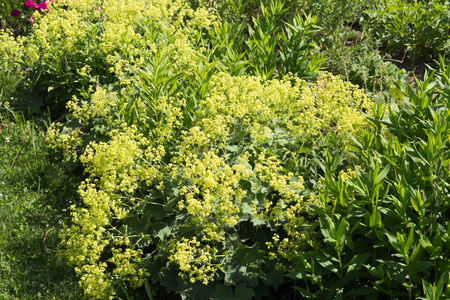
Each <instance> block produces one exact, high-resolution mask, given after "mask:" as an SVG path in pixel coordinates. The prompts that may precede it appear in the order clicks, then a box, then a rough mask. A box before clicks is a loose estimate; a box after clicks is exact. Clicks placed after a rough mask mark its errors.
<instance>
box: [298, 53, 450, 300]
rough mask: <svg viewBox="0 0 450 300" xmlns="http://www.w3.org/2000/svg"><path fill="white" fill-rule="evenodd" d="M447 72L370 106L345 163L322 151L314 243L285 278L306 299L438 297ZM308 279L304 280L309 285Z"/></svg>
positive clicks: (443, 257) (442, 277)
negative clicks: (392, 100)
mask: <svg viewBox="0 0 450 300" xmlns="http://www.w3.org/2000/svg"><path fill="white" fill-rule="evenodd" d="M449 74H450V71H449V69H448V68H446V67H445V64H444V60H443V59H442V58H441V61H440V71H439V72H438V73H433V74H431V75H429V76H426V77H425V81H424V82H417V89H416V90H413V89H412V88H408V91H407V92H406V93H405V95H404V98H403V103H402V104H401V105H393V106H386V105H384V104H379V105H378V106H377V107H376V113H375V114H374V117H373V118H370V121H371V123H370V125H369V126H368V127H367V128H366V133H365V135H364V137H363V138H362V139H359V140H356V139H355V148H354V150H353V151H352V155H353V156H354V158H355V159H356V161H354V162H353V163H354V164H356V165H357V168H356V169H355V171H353V172H351V173H348V172H346V170H347V169H348V164H349V162H348V160H346V159H345V158H343V157H342V156H340V155H336V156H332V155H331V154H329V155H327V157H326V159H325V160H324V162H323V164H322V167H323V170H324V172H325V175H324V186H325V188H324V190H323V192H322V193H320V195H319V202H320V207H319V208H318V213H319V215H320V230H321V238H320V239H318V240H319V241H320V242H319V243H317V244H316V246H315V250H314V251H311V252H308V253H305V254H300V255H299V258H300V260H302V267H300V268H298V269H297V270H295V271H294V272H292V273H291V274H290V276H291V277H292V278H296V279H302V280H304V281H303V282H304V283H303V284H300V285H299V286H298V287H296V289H297V290H299V291H300V292H301V294H302V295H303V296H304V297H306V298H311V299H317V298H322V297H325V298H331V297H339V298H341V299H342V298H348V299H353V298H354V297H357V296H358V297H360V296H366V297H368V296H372V297H374V298H378V299H379V298H380V297H389V298H391V299H398V298H401V299H446V298H448V297H449V296H450V294H449V293H450V290H449V286H448V280H449V264H448V259H447V257H448V252H449V249H450V248H449V246H450V244H449V229H450V223H449V222H448V213H449V204H450V203H449V202H448V198H447V196H446V195H448V192H449V185H448V168H449V162H450V157H449V153H450V152H449V149H448V134H449V130H450V123H449V121H450V119H449V116H450V112H449V107H448V96H449V94H448V89H449V86H450V81H449V79H448V78H449ZM386 114H387V116H386ZM311 283H312V284H311Z"/></svg>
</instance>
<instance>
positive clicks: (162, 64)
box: [0, 0, 450, 299]
mask: <svg viewBox="0 0 450 300" xmlns="http://www.w3.org/2000/svg"><path fill="white" fill-rule="evenodd" d="M31 2H32V1H27V2H26V3H27V6H29V7H30V11H31V10H33V9H34V8H36V7H37V6H39V4H36V3H34V2H33V3H34V4H33V3H31ZM60 2H61V1H60ZM291 2H293V1H291ZM291 2H289V1H288V2H286V3H284V2H282V1H279V0H270V1H265V2H262V3H256V2H254V1H247V2H245V1H238V0H237V1H229V2H222V1H208V2H202V1H190V2H187V1H182V0H176V1H172V0H153V1H149V0H128V1H126V3H125V2H124V3H122V2H116V1H112V0H103V1H97V0H80V1H76V2H71V3H69V4H67V3H58V2H57V1H55V2H54V3H53V4H51V6H50V4H49V3H47V2H43V3H44V4H49V7H51V9H49V10H45V11H46V12H45V13H41V12H39V11H38V10H37V11H36V12H34V13H33V17H35V19H34V23H33V26H30V30H29V32H27V34H26V35H23V36H21V35H19V36H15V33H14V32H12V31H10V30H3V31H2V32H1V33H0V40H1V41H2V46H1V47H0V58H1V60H0V68H1V72H0V101H1V103H2V105H3V107H4V108H5V109H7V110H9V109H11V107H14V108H15V109H19V110H22V111H24V112H27V113H28V115H30V116H31V115H36V116H42V115H43V114H45V113H46V112H47V111H50V118H51V119H52V120H53V121H54V122H53V123H52V125H51V126H50V127H49V128H48V130H47V131H46V146H47V147H48V148H47V151H50V152H51V153H52V155H53V156H55V157H57V158H58V159H60V160H61V161H62V164H64V165H65V166H67V167H70V168H72V170H78V169H81V170H83V174H84V177H77V178H76V180H77V182H76V186H77V195H78V196H77V197H78V201H73V203H64V205H66V207H67V209H68V211H70V214H71V220H70V222H67V221H65V222H63V223H64V226H63V228H61V229H60V230H58V234H59V238H60V244H59V247H58V250H57V251H58V257H59V258H60V259H61V260H62V261H64V262H67V263H68V265H70V266H71V267H73V268H74V270H75V272H76V274H77V275H78V277H79V280H80V281H79V282H80V286H81V287H82V289H83V290H84V292H85V295H86V297H88V298H92V299H95V298H97V299H105V298H114V297H129V294H132V293H133V292H132V289H141V291H142V292H144V288H145V293H146V294H147V296H148V297H150V298H152V297H153V296H155V297H156V296H161V295H160V294H162V295H164V296H161V297H166V298H167V297H169V296H168V294H170V295H171V296H173V297H174V298H175V297H179V296H181V297H182V298H183V299H253V298H255V299H263V298H265V297H271V296H273V297H277V298H285V299H289V298H293V299H295V298H296V297H298V296H301V297H303V298H312V299H316V298H319V299H331V298H333V297H335V298H337V299H342V298H348V299H353V298H355V297H362V296H364V297H390V298H393V299H394V298H404V299H406V298H408V299H413V298H420V297H425V298H427V299H439V297H446V296H449V295H448V293H449V292H448V289H447V284H448V271H447V270H448V267H449V266H448V262H447V259H446V256H447V254H446V253H447V252H448V250H447V244H448V235H449V224H448V221H446V220H447V215H446V214H447V207H448V204H449V203H448V199H447V198H446V195H447V194H448V184H447V181H448V180H447V179H448V178H447V177H448V176H447V174H448V171H449V170H448V168H449V167H448V164H449V162H450V158H449V157H448V153H447V152H448V151H447V150H448V149H447V140H448V138H447V136H448V131H449V128H450V127H449V126H448V124H447V123H448V122H447V119H448V116H449V113H448V107H447V106H448V105H447V99H448V97H450V94H449V92H448V91H449V90H450V88H449V87H450V81H449V80H448V78H449V77H450V71H448V69H446V66H445V62H444V59H443V58H442V59H441V61H440V71H439V72H436V73H434V74H433V75H432V76H428V77H426V80H425V82H423V83H421V82H419V81H417V82H416V84H417V88H416V89H415V90H414V89H412V88H409V89H408V90H407V91H405V90H402V86H403V85H404V80H405V76H406V74H405V72H403V71H400V70H399V69H398V68H397V67H396V66H395V65H394V64H392V63H390V62H387V61H385V60H384V54H385V53H383V50H385V49H389V47H384V48H383V47H382V48H379V46H386V44H385V43H386V40H385V39H387V38H389V39H390V40H394V38H393V36H396V34H397V33H398V32H396V31H395V30H393V31H392V36H382V35H380V33H381V31H379V30H378V29H376V28H377V27H376V26H375V25H374V26H373V28H372V29H370V28H368V27H367V26H369V25H368V24H373V23H371V22H375V21H377V20H379V21H380V20H383V18H382V17H381V12H380V10H381V7H382V5H381V3H379V4H378V6H377V5H372V4H370V3H366V2H362V1H357V2H356V3H352V4H349V2H348V1H331V0H330V1H308V2H307V1H300V2H298V3H296V5H294V6H289V3H291ZM394 2H395V3H397V4H398V5H400V4H399V3H400V2H397V1H394ZM432 3H434V2H433V1H430V4H423V3H419V4H417V3H416V2H415V4H411V3H409V2H408V3H407V4H404V5H413V6H414V7H415V8H417V9H416V10H415V11H413V12H411V14H421V13H423V14H426V13H427V12H425V11H426V10H424V9H423V7H425V6H426V5H431V4H432ZM402 5H403V4H402ZM433 5H434V4H433ZM32 7H34V8H32ZM399 7H400V6H399ZM426 7H428V6H426ZM433 7H437V9H438V11H439V13H440V15H441V16H440V17H437V18H444V17H443V16H442V15H443V13H444V11H445V10H444V8H442V7H440V6H438V5H437V4H436V6H433ZM396 9H397V8H394V11H395V10H396ZM439 9H440V10H439ZM397 10H398V9H397ZM329 11H331V13H326V12H329ZM374 13H378V14H380V16H378V15H377V16H376V17H375V19H373V18H374V17H373V16H372V15H371V14H374ZM15 14H17V12H16V13H15ZM393 14H394V13H393ZM327 31H328V33H329V34H324V33H325V32H327ZM425 34H427V33H426V32H422V33H420V35H421V37H420V38H419V37H415V38H414V39H413V40H408V42H406V43H405V44H404V45H407V44H408V43H409V44H411V45H412V44H414V45H415V46H414V47H416V46H417V47H427V45H422V44H420V43H419V42H418V41H419V40H420V39H423V38H424V35H425ZM435 40H439V38H438V39H435ZM411 41H412V42H411ZM441 42H442V41H440V42H439V43H441ZM439 43H438V44H439ZM409 44H408V45H409ZM404 45H402V46H401V47H403V46H404ZM399 47H400V46H399ZM405 47H406V46H405ZM402 49H403V48H402ZM405 49H406V50H407V52H408V53H412V50H411V49H413V48H405ZM439 49H441V48H439ZM442 49H444V48H442ZM320 51H322V52H320ZM323 53H325V54H323ZM325 58H327V60H325ZM410 58H411V59H414V56H411V55H410ZM340 62H341V63H340ZM323 66H327V67H328V68H329V70H331V71H333V72H334V73H338V74H341V75H342V78H344V79H346V81H344V80H343V79H342V78H340V77H338V76H335V75H333V74H331V73H329V72H322V71H321V68H322V67H323ZM355 84H357V85H355ZM358 85H359V86H360V87H361V88H364V90H363V89H361V88H360V87H358ZM369 95H370V96H371V97H372V100H376V102H378V104H377V105H375V106H374V105H373V103H372V101H371V99H370V98H369ZM385 100H386V101H385ZM8 141H9V139H8ZM5 143H6V140H5ZM286 275H288V276H286ZM292 286H294V288H291V287H292ZM141 296H142V295H139V297H141Z"/></svg>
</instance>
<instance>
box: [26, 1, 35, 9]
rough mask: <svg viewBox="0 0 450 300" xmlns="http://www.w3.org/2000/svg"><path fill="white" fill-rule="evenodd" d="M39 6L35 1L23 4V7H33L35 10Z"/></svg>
mask: <svg viewBox="0 0 450 300" xmlns="http://www.w3.org/2000/svg"><path fill="white" fill-rule="evenodd" d="M37 6H38V5H37V4H36V2H34V1H25V3H24V4H23V7H25V8H30V7H33V8H34V10H36V7H37Z"/></svg>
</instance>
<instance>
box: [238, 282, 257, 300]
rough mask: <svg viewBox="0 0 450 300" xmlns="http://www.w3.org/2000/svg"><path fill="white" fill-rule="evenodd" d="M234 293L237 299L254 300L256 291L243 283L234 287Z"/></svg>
mask: <svg viewBox="0 0 450 300" xmlns="http://www.w3.org/2000/svg"><path fill="white" fill-rule="evenodd" d="M234 295H235V296H236V298H235V299H236V300H252V298H253V296H254V295H255V292H254V291H253V289H250V288H248V287H247V285H246V284H245V283H241V284H239V285H238V286H237V287H236V288H235V289H234Z"/></svg>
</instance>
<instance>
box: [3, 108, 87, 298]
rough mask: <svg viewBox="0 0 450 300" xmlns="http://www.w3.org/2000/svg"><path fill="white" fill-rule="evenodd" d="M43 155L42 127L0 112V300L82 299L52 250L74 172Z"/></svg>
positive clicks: (69, 197) (70, 274)
mask: <svg viewBox="0 0 450 300" xmlns="http://www.w3.org/2000/svg"><path fill="white" fill-rule="evenodd" d="M48 154H49V153H48V151H47V150H46V148H45V132H44V131H43V130H40V129H39V128H37V127H36V126H35V125H34V123H33V122H31V121H24V120H23V119H22V118H21V117H20V116H19V115H15V116H14V117H11V114H9V113H7V112H5V111H3V112H0V299H80V298H81V297H82V293H81V292H80V290H79V287H78V284H77V280H76V277H75V275H74V273H73V271H72V270H70V269H67V268H64V264H63V263H62V262H59V261H57V258H56V253H55V252H54V249H55V247H56V245H57V243H58V240H57V232H58V230H59V228H60V227H61V224H62V223H63V222H64V221H65V220H66V219H67V218H68V213H67V212H66V209H64V207H67V206H68V204H70V202H71V201H74V198H73V197H74V194H73V193H72V192H71V188H72V186H71V183H70V182H71V181H72V179H71V178H74V177H75V176H73V175H71V174H70V173H68V172H67V169H64V167H62V166H61V165H58V164H56V163H53V162H52V160H51V159H50V158H49V157H48ZM46 233H47V234H46ZM44 236H45V240H44ZM44 247H46V249H45V248H44Z"/></svg>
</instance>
